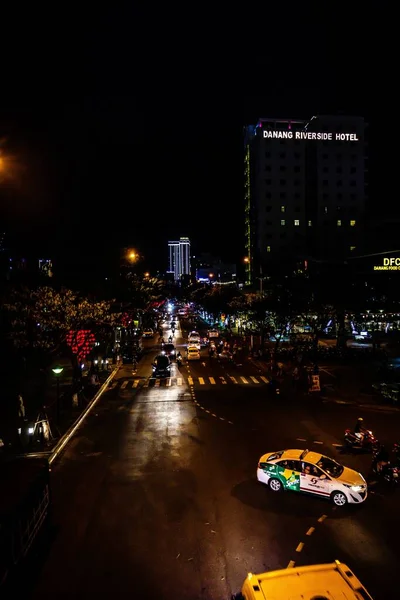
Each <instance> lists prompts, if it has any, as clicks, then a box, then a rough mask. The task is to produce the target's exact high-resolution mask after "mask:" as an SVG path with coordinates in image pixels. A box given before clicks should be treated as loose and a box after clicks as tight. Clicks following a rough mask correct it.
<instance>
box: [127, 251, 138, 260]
mask: <svg viewBox="0 0 400 600" xmlns="http://www.w3.org/2000/svg"><path fill="white" fill-rule="evenodd" d="M126 258H127V260H128V261H129V262H130V263H135V262H137V261H138V260H139V253H138V252H136V250H135V249H134V248H129V249H128V251H127V253H126Z"/></svg>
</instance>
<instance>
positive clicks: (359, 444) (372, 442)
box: [344, 429, 379, 452]
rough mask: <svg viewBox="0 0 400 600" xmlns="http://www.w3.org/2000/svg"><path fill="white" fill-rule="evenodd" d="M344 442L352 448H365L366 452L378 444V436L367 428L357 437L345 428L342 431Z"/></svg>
mask: <svg viewBox="0 0 400 600" xmlns="http://www.w3.org/2000/svg"><path fill="white" fill-rule="evenodd" d="M344 443H345V445H346V446H347V447H348V448H351V449H352V450H365V451H367V452H371V451H372V450H373V449H374V448H377V447H378V446H379V441H378V438H376V437H375V436H374V434H373V433H372V431H369V430H366V431H365V432H364V433H363V435H362V437H358V436H357V435H356V434H355V433H354V431H352V430H351V429H346V431H345V432H344Z"/></svg>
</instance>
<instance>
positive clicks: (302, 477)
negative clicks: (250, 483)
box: [257, 450, 368, 506]
mask: <svg viewBox="0 0 400 600" xmlns="http://www.w3.org/2000/svg"><path fill="white" fill-rule="evenodd" d="M257 479H258V481H260V482H261V483H265V484H266V485H268V486H269V488H270V489H271V490H272V491H273V492H280V491H281V490H292V491H295V492H306V493H308V494H313V495H315V496H320V497H322V498H327V499H328V500H331V501H332V502H333V503H334V504H336V506H344V505H345V504H347V503H348V502H349V503H350V504H361V503H362V502H364V501H365V500H366V498H367V491H368V490H367V482H366V481H365V479H364V477H363V476H362V475H361V474H360V473H357V471H353V469H348V468H347V467H343V466H342V465H341V464H339V463H338V462H336V461H335V460H333V458H329V457H328V456H324V455H323V454H319V453H318V452H310V451H309V450H280V451H279V452H268V453H267V454H264V455H263V456H262V457H261V458H260V460H259V461H258V468H257Z"/></svg>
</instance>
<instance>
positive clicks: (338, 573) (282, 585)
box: [232, 560, 373, 600]
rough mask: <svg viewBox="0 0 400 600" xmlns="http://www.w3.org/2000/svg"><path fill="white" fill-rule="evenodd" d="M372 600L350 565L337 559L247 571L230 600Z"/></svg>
mask: <svg viewBox="0 0 400 600" xmlns="http://www.w3.org/2000/svg"><path fill="white" fill-rule="evenodd" d="M278 598H279V600H292V599H295V598H299V599H300V598H304V600H306V599H307V600H312V599H314V598H315V599H318V600H333V599H334V598H338V599H339V598H343V599H344V598H346V600H373V599H372V596H370V595H369V593H368V592H367V590H366V589H365V587H364V586H363V585H362V583H361V582H360V581H359V580H358V579H357V577H356V576H355V575H354V573H353V572H352V571H351V569H349V567H348V566H347V565H345V564H343V563H341V562H339V561H338V560H336V561H335V562H334V563H328V564H324V565H309V566H306V567H293V568H288V569H280V570H279V571H270V572H269V573H261V574H260V575H254V574H253V573H249V574H248V576H247V578H246V580H245V582H244V583H243V587H242V591H241V592H240V593H239V594H236V595H234V596H232V600H272V599H276V600H278Z"/></svg>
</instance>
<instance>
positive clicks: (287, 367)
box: [250, 358, 400, 412]
mask: <svg viewBox="0 0 400 600" xmlns="http://www.w3.org/2000/svg"><path fill="white" fill-rule="evenodd" d="M250 360H251V362H252V363H253V365H254V366H255V367H256V368H257V369H258V370H259V371H260V373H262V374H263V375H265V376H266V377H268V378H271V377H272V376H273V374H272V372H271V365H270V362H269V361H267V360H265V359H254V358H251V359H250ZM292 370H293V366H292V365H291V364H288V363H284V374H283V377H276V376H275V378H276V379H277V380H278V381H279V382H280V387H281V391H282V392H283V393H291V394H293V393H300V392H299V391H296V392H295V391H294V388H293V382H292ZM354 370H355V368H354V369H353V368H351V367H349V368H348V370H347V372H346V375H345V376H343V373H341V375H340V376H339V377H337V376H334V375H332V374H330V373H329V372H328V369H326V370H325V369H322V370H320V372H319V376H320V385H321V392H320V393H319V394H318V395H319V397H320V398H321V399H322V400H325V401H326V400H328V401H331V402H336V403H337V404H353V405H358V406H360V408H368V407H374V408H375V409H377V410H382V411H385V410H386V411H387V410H388V409H390V410H391V411H395V412H397V411H399V412H400V407H396V406H395V405H393V404H391V403H390V402H385V401H384V398H382V397H381V396H379V395H378V394H374V393H373V392H368V389H370V387H369V381H365V379H364V380H363V385H360V374H359V373H358V377H355V376H354V375H355V373H354ZM334 372H335V371H334V370H332V373H334ZM313 393H317V392H313Z"/></svg>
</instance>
